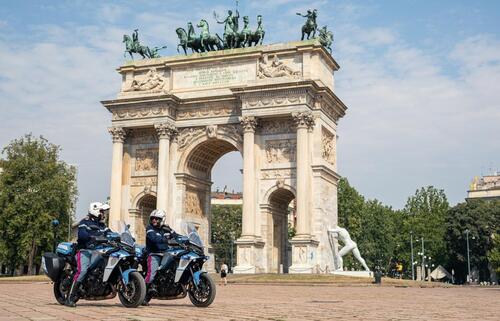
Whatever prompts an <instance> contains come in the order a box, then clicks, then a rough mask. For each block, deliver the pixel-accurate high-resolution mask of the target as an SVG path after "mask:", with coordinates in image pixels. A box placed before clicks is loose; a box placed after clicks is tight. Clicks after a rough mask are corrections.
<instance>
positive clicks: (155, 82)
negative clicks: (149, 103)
mask: <svg viewBox="0 0 500 321" xmlns="http://www.w3.org/2000/svg"><path fill="white" fill-rule="evenodd" d="M167 88H168V79H167V78H165V77H164V76H163V73H159V72H158V71H157V70H156V68H150V69H149V71H148V72H147V73H146V75H144V76H142V77H134V79H133V80H132V83H131V84H130V86H129V87H128V88H126V89H124V90H123V91H124V92H131V91H140V92H141V93H161V92H166V90H167Z"/></svg>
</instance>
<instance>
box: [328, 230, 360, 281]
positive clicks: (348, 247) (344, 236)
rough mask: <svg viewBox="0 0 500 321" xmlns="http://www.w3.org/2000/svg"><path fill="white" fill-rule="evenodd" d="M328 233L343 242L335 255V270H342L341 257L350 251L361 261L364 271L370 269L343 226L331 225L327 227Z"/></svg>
mask: <svg viewBox="0 0 500 321" xmlns="http://www.w3.org/2000/svg"><path fill="white" fill-rule="evenodd" d="M328 233H331V234H332V235H333V237H335V238H336V239H338V240H340V241H342V242H343V243H344V247H343V248H341V249H340V251H339V252H338V253H337V255H336V256H335V261H336V263H337V264H336V271H343V268H344V266H343V260H342V257H343V256H344V255H346V254H347V253H349V252H351V251H352V254H353V255H354V257H355V258H356V259H357V260H358V261H359V263H361V265H362V266H363V267H364V268H365V271H368V272H369V271H370V269H369V268H368V266H367V265H366V262H365V260H364V259H363V258H362V257H361V253H359V249H358V245H357V244H356V242H354V241H353V240H352V239H351V236H350V235H349V232H347V230H346V229H345V228H343V227H339V226H337V227H333V228H329V229H328Z"/></svg>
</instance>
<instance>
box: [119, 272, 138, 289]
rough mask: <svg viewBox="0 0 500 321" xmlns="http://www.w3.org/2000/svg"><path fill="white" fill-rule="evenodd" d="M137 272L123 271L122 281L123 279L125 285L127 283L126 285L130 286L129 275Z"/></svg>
mask: <svg viewBox="0 0 500 321" xmlns="http://www.w3.org/2000/svg"><path fill="white" fill-rule="evenodd" d="M135 271H137V270H136V269H128V270H125V271H123V273H122V279H123V283H125V285H127V284H128V281H129V274H130V273H131V272H135Z"/></svg>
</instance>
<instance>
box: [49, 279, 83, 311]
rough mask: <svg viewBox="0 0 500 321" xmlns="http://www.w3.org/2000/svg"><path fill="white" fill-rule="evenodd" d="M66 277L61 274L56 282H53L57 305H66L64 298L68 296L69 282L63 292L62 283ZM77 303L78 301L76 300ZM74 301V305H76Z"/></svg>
mask: <svg viewBox="0 0 500 321" xmlns="http://www.w3.org/2000/svg"><path fill="white" fill-rule="evenodd" d="M66 277H67V275H65V274H62V275H61V277H60V278H59V279H57V281H56V282H54V296H55V297H56V300H57V303H59V304H61V305H64V304H65V303H66V298H67V296H68V294H69V290H70V288H71V280H69V287H67V289H66V291H64V286H63V282H64V281H65V279H66ZM76 301H78V299H77V300H76ZM76 301H75V303H76Z"/></svg>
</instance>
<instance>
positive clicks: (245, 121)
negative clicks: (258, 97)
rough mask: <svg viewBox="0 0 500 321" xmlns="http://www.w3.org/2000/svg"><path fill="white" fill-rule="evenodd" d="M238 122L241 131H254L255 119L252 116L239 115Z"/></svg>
mask: <svg viewBox="0 0 500 321" xmlns="http://www.w3.org/2000/svg"><path fill="white" fill-rule="evenodd" d="M240 123H241V126H243V132H252V133H253V132H255V128H256V127H257V119H256V118H255V117H254V116H242V117H240Z"/></svg>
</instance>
